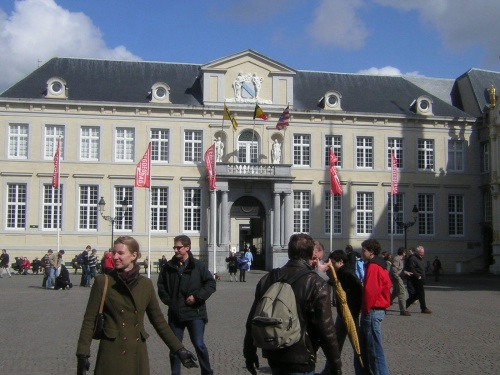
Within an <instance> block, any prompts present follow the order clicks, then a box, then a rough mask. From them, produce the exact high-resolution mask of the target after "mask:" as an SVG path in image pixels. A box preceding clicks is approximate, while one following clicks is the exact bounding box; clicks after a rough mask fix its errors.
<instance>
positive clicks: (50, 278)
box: [45, 267, 57, 289]
mask: <svg viewBox="0 0 500 375" xmlns="http://www.w3.org/2000/svg"><path fill="white" fill-rule="evenodd" d="M55 277H57V276H56V270H55V269H54V268H53V267H49V272H48V274H47V283H46V284H45V287H46V288H47V289H50V288H52V286H53V284H52V282H53V281H54V278H55Z"/></svg>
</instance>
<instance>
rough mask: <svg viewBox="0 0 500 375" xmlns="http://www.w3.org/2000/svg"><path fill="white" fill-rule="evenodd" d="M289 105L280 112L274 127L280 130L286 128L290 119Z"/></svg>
mask: <svg viewBox="0 0 500 375" xmlns="http://www.w3.org/2000/svg"><path fill="white" fill-rule="evenodd" d="M289 107H290V106H289V105H287V106H286V108H285V110H284V111H283V113H282V114H281V116H280V118H279V119H278V123H277V124H276V129H278V130H282V129H284V128H286V127H287V126H288V125H289V123H288V122H289V121H290V110H289Z"/></svg>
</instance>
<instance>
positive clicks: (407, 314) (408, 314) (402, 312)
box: [399, 311, 411, 316]
mask: <svg viewBox="0 0 500 375" xmlns="http://www.w3.org/2000/svg"><path fill="white" fill-rule="evenodd" d="M399 315H402V316H411V314H410V313H409V312H408V311H401V312H400V313H399Z"/></svg>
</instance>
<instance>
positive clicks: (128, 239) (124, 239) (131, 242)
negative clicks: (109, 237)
mask: <svg viewBox="0 0 500 375" xmlns="http://www.w3.org/2000/svg"><path fill="white" fill-rule="evenodd" d="M118 244H122V245H125V246H127V249H128V250H129V251H130V253H132V254H133V253H137V257H136V258H135V260H134V263H135V262H137V259H140V258H141V251H140V250H139V242H137V240H136V239H135V238H134V237H132V236H120V237H118V238H117V239H116V240H115V242H114V245H118Z"/></svg>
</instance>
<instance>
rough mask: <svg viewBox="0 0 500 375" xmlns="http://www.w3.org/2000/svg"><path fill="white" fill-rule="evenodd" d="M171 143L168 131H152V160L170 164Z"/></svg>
mask: <svg viewBox="0 0 500 375" xmlns="http://www.w3.org/2000/svg"><path fill="white" fill-rule="evenodd" d="M169 142H170V140H169V131H168V129H152V130H151V160H153V161H159V162H165V163H168V155H169V145H170V143H169Z"/></svg>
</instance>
